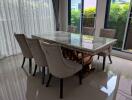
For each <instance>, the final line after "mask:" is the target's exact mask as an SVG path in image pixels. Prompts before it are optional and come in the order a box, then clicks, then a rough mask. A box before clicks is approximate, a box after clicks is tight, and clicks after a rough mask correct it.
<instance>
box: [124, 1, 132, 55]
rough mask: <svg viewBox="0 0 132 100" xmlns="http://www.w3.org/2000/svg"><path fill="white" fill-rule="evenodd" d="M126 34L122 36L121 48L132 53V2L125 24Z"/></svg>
mask: <svg viewBox="0 0 132 100" xmlns="http://www.w3.org/2000/svg"><path fill="white" fill-rule="evenodd" d="M126 26H127V27H126V34H125V37H124V45H123V50H125V51H127V52H131V53H132V3H131V7H130V13H129V17H128V23H127V25H126Z"/></svg>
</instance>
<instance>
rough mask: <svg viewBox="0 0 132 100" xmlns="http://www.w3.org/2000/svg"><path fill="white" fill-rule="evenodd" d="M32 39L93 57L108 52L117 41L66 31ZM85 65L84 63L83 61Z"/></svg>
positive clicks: (35, 36) (49, 33)
mask: <svg viewBox="0 0 132 100" xmlns="http://www.w3.org/2000/svg"><path fill="white" fill-rule="evenodd" d="M32 38H35V39H39V40H40V41H44V42H48V43H54V44H57V45H59V46H61V47H65V48H68V49H71V50H76V51H78V52H81V53H82V55H83V53H87V54H89V55H90V56H91V57H93V56H94V55H97V54H98V53H100V52H103V51H105V50H108V49H109V48H110V47H111V46H112V45H113V44H115V42H116V41H117V39H112V38H106V37H99V36H92V35H83V34H79V33H70V32H64V31H53V32H45V33H43V34H35V35H32ZM82 64H83V61H82Z"/></svg>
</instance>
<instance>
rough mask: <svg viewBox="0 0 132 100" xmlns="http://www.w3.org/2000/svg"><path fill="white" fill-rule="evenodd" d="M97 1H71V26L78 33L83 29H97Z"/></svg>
mask: <svg viewBox="0 0 132 100" xmlns="http://www.w3.org/2000/svg"><path fill="white" fill-rule="evenodd" d="M96 4H97V0H69V9H68V11H69V25H71V26H75V27H76V28H77V29H76V31H77V32H78V33H81V30H82V27H95V20H96Z"/></svg>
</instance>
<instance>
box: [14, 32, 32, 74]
mask: <svg viewBox="0 0 132 100" xmlns="http://www.w3.org/2000/svg"><path fill="white" fill-rule="evenodd" d="M14 36H15V38H16V40H17V42H18V44H19V46H20V48H21V50H22V54H23V62H22V66H21V67H22V68H23V66H24V63H25V59H26V58H28V59H29V73H31V72H32V58H33V56H32V53H31V51H30V49H29V46H28V44H27V41H26V36H25V35H24V34H14Z"/></svg>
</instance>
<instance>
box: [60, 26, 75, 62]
mask: <svg viewBox="0 0 132 100" xmlns="http://www.w3.org/2000/svg"><path fill="white" fill-rule="evenodd" d="M76 29H77V28H76V26H72V25H69V26H68V29H67V32H70V33H75V32H76ZM62 51H63V55H64V57H65V58H67V59H72V60H73V57H74V50H71V49H68V48H64V47H62Z"/></svg>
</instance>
